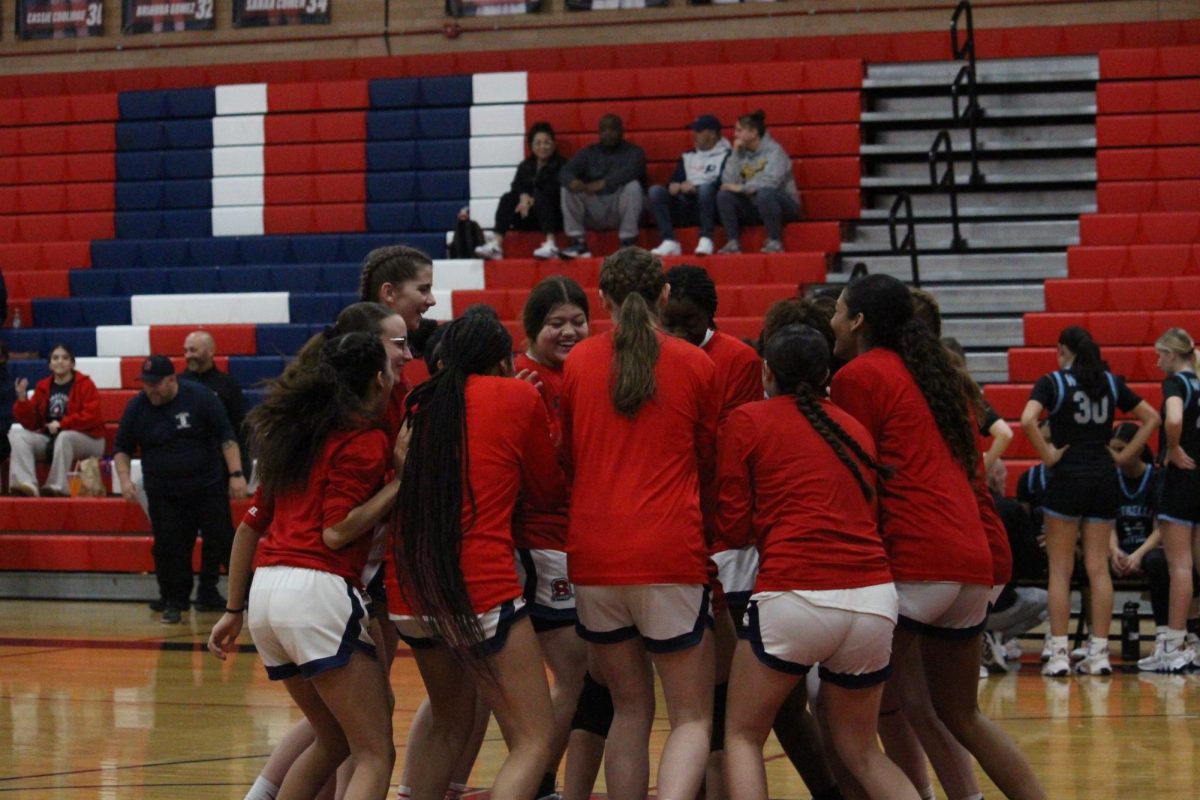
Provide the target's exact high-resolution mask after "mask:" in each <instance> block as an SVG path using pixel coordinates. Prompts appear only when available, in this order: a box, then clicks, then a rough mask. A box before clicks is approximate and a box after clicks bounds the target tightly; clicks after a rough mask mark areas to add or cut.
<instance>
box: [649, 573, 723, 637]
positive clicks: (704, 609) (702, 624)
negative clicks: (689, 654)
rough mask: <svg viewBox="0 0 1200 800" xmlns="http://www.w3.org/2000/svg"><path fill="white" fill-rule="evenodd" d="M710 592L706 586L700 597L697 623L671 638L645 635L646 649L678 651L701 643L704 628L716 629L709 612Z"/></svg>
mask: <svg viewBox="0 0 1200 800" xmlns="http://www.w3.org/2000/svg"><path fill="white" fill-rule="evenodd" d="M708 593H709V588H708V586H705V587H704V594H703V596H702V597H701V598H700V613H699V614H697V615H696V624H695V625H694V626H692V629H691V630H690V631H688V632H687V633H681V634H679V635H678V636H672V637H671V638H670V639H651V638H650V637H649V636H643V637H642V641H643V642H644V643H645V645H646V650H647V651H648V652H651V653H678V652H679V651H680V650H687V649H688V648H691V647H695V646H696V645H698V644H700V642H701V641H702V640H703V639H704V629H705V628H708V629H709V630H713V629H714V624H713V618H712V614H709V613H708Z"/></svg>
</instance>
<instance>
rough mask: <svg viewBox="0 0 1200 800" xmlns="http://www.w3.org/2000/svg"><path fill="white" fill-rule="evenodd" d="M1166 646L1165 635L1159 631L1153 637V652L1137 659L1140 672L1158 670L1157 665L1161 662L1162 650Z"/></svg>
mask: <svg viewBox="0 0 1200 800" xmlns="http://www.w3.org/2000/svg"><path fill="white" fill-rule="evenodd" d="M1166 646H1167V635H1166V634H1165V633H1159V634H1157V635H1156V636H1155V637H1154V652H1153V653H1151V654H1150V655H1148V656H1146V657H1145V658H1139V659H1138V662H1137V664H1138V670H1139V671H1141V672H1158V667H1159V665H1160V664H1161V663H1162V655H1163V650H1164V649H1166Z"/></svg>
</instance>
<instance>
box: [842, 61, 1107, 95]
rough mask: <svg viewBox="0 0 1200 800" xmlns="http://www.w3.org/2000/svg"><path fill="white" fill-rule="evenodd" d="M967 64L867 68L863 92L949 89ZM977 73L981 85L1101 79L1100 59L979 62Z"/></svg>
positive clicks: (900, 65)
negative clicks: (931, 86)
mask: <svg viewBox="0 0 1200 800" xmlns="http://www.w3.org/2000/svg"><path fill="white" fill-rule="evenodd" d="M963 64H964V62H962V61H923V62H915V63H914V62H904V63H895V64H887V63H884V64H871V65H869V66H868V67H867V77H866V79H865V80H864V81H863V88H864V89H866V88H873V89H874V88H884V87H888V86H921V85H925V84H935V85H937V84H940V85H942V86H946V85H948V84H949V83H950V81H952V80H954V76H955V75H957V74H958V71H959V70H960V69H962V67H963ZM975 73H976V80H977V81H978V82H980V83H1006V82H1023V83H1032V82H1037V83H1057V82H1068V81H1073V80H1092V81H1095V80H1098V79H1099V77H1100V59H1099V58H1097V57H1096V56H1061V57H1053V58H988V59H979V60H977V61H976V62H975Z"/></svg>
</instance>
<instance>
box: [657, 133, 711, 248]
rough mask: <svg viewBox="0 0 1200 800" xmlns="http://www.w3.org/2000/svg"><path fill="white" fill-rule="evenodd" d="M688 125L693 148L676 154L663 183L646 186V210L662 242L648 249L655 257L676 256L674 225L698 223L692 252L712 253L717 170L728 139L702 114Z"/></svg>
mask: <svg viewBox="0 0 1200 800" xmlns="http://www.w3.org/2000/svg"><path fill="white" fill-rule="evenodd" d="M689 127H691V129H692V143H693V144H694V145H695V149H694V150H688V151H687V152H686V153H684V154H683V155H681V156H680V157H679V162H678V163H677V164H676V165H675V172H673V173H672V174H671V179H670V181H668V183H667V185H666V186H663V185H662V184H658V185H655V186H651V187H650V210H651V211H652V212H654V220H655V222H657V223H658V232H659V233H660V234H662V244H660V245H659V246H658V247H656V248H654V250H652V251H651V252H653V253H654V254H655V255H658V256H677V255H680V254H681V253H682V252H683V248H682V247H681V246H680V245H679V242H678V241H677V240H676V239H675V225H695V224H697V223H699V225H700V241H699V242H698V243H697V244H696V255H698V256H708V255H712V252H713V228H714V227H715V226H716V221H717V190H718V189H720V188H721V170H722V169H724V167H725V159H727V158H729V151H730V147H729V142H728V141H726V140H725V139H724V138H722V136H721V121H720V120H718V119H717V118H716V117H714V116H713V115H712V114H702V115H701V116H699V117H697V118H696V121H695V122H693V123H692V124H691V125H690V126H689Z"/></svg>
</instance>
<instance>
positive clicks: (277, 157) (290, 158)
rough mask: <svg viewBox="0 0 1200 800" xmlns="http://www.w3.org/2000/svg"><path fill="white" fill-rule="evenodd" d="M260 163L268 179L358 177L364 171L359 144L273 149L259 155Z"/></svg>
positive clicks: (363, 157) (309, 145)
mask: <svg viewBox="0 0 1200 800" xmlns="http://www.w3.org/2000/svg"><path fill="white" fill-rule="evenodd" d="M263 159H264V164H265V166H266V171H267V174H268V175H292V174H309V173H316V172H359V173H361V172H363V171H364V170H365V169H366V167H367V151H366V148H364V147H363V145H362V142H345V143H342V142H335V143H332V144H288V145H276V146H273V147H268V148H266V149H265V150H264V151H263Z"/></svg>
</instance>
